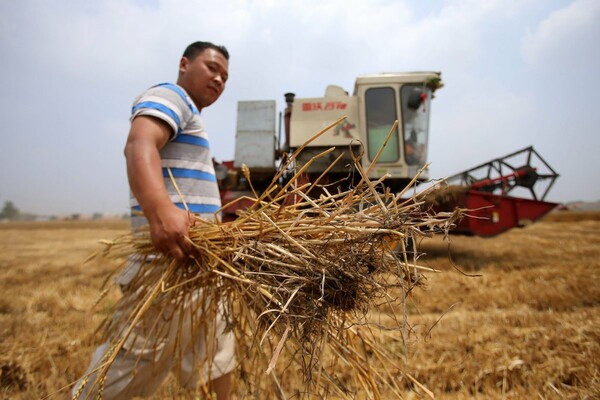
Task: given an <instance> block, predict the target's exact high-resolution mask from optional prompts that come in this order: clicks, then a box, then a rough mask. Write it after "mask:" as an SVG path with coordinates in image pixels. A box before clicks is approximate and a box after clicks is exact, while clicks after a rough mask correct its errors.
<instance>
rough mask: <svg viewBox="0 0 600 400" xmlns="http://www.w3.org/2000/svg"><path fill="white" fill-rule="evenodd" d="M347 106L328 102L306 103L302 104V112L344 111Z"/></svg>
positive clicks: (342, 103)
mask: <svg viewBox="0 0 600 400" xmlns="http://www.w3.org/2000/svg"><path fill="white" fill-rule="evenodd" d="M346 107H348V104H346V103H344V102H342V101H328V102H324V103H322V102H320V101H316V102H306V103H302V111H333V110H345V109H346Z"/></svg>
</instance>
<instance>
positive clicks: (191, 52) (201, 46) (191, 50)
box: [183, 42, 229, 61]
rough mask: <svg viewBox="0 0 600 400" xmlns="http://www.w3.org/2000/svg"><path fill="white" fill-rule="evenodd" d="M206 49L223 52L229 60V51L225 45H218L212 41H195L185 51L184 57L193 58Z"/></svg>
mask: <svg viewBox="0 0 600 400" xmlns="http://www.w3.org/2000/svg"><path fill="white" fill-rule="evenodd" d="M206 49H213V50H216V51H218V52H219V53H221V54H223V57H225V59H226V60H227V61H229V52H228V51H227V49H226V48H225V46H218V45H216V44H214V43H211V42H194V43H192V44H190V45H189V46H188V47H187V48H186V49H185V51H184V52H183V57H185V58H187V59H188V60H193V59H194V58H195V57H196V56H197V55H198V54H200V53H202V52H203V51H204V50H206Z"/></svg>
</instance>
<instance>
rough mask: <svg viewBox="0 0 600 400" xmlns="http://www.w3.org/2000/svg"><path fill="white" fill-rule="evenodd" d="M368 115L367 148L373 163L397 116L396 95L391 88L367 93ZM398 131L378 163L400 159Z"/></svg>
mask: <svg viewBox="0 0 600 400" xmlns="http://www.w3.org/2000/svg"><path fill="white" fill-rule="evenodd" d="M365 105H366V114H367V148H368V154H369V160H370V161H373V159H374V158H375V156H376V155H377V152H379V149H380V148H381V146H383V143H384V142H385V139H386V138H387V136H388V135H389V133H390V131H391V130H392V127H393V125H394V122H396V120H397V119H398V116H397V115H396V95H395V92H394V89H392V88H391V87H382V88H371V89H367V91H366V92H365ZM398 143H399V138H398V129H395V130H394V132H393V133H392V136H391V138H390V141H389V142H388V143H387V145H386V147H385V149H384V150H383V152H382V153H381V156H380V157H379V160H378V162H380V163H390V162H395V161H398V159H399V158H400V146H399V144H398Z"/></svg>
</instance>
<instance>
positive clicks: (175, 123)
mask: <svg viewBox="0 0 600 400" xmlns="http://www.w3.org/2000/svg"><path fill="white" fill-rule="evenodd" d="M174 88H176V87H175V86H174V85H159V86H155V87H152V88H150V89H148V90H147V91H145V92H144V93H142V94H141V95H140V96H138V97H137V98H136V99H135V100H134V102H133V107H132V109H131V121H133V120H134V118H136V117H139V116H140V115H147V116H152V117H155V118H159V119H161V120H163V121H165V122H166V123H167V124H169V126H170V127H171V129H172V130H173V135H171V140H173V139H175V138H176V137H177V136H178V135H179V134H181V132H182V130H183V129H184V128H185V126H186V125H187V123H188V121H189V120H190V119H191V117H192V114H193V110H192V109H191V107H190V105H189V104H188V102H187V101H186V99H185V98H184V97H183V96H182V94H181V93H178V92H177V91H176V90H174Z"/></svg>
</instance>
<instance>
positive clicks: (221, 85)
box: [177, 49, 229, 109]
mask: <svg viewBox="0 0 600 400" xmlns="http://www.w3.org/2000/svg"><path fill="white" fill-rule="evenodd" d="M228 69H229V63H228V62H227V59H226V58H225V57H224V56H223V54H221V53H220V52H218V51H217V50H214V49H206V50H204V51H203V52H202V53H200V54H198V55H196V57H194V58H193V59H192V60H189V59H187V58H186V57H183V58H182V59H181V61H180V63H179V79H178V80H177V84H179V85H180V86H181V87H183V88H184V89H185V91H186V92H187V93H188V94H189V95H190V97H191V98H192V100H194V103H196V106H197V107H198V109H202V108H204V107H208V106H210V105H211V104H212V103H214V102H215V101H216V100H217V99H218V98H219V96H221V93H223V90H224V89H225V82H226V81H227V78H228Z"/></svg>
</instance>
